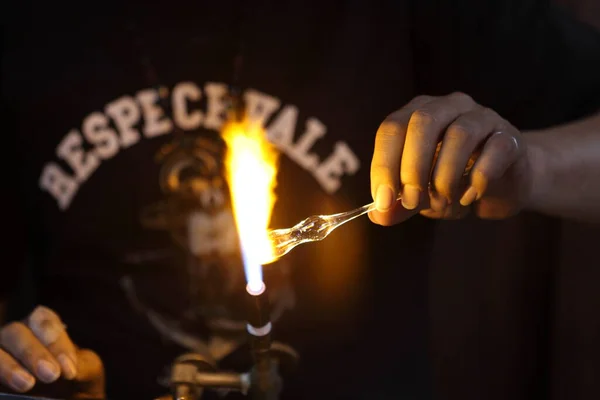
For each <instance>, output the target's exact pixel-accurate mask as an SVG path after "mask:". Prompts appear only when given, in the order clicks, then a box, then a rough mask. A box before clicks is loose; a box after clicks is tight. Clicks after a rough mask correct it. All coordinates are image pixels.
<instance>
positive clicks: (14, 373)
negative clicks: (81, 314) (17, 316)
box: [0, 306, 104, 398]
mask: <svg viewBox="0 0 600 400" xmlns="http://www.w3.org/2000/svg"><path fill="white" fill-rule="evenodd" d="M0 347H1V348H0V381H1V382H2V384H4V385H6V386H7V387H10V388H11V389H13V390H15V391H17V392H21V393H23V392H27V391H29V390H31V389H32V388H33V386H34V385H35V383H36V381H39V382H41V383H46V384H48V383H52V382H55V381H57V380H58V379H59V377H62V378H64V379H66V380H70V381H73V382H74V384H75V386H74V387H75V388H76V389H75V391H76V392H77V393H76V396H77V397H81V398H85V397H94V398H103V397H104V369H103V367H102V362H101V361H100V358H99V357H98V356H97V355H96V354H95V353H93V352H91V351H89V350H80V349H78V348H77V346H75V344H73V342H72V341H71V339H70V338H69V336H68V334H67V332H66V330H65V326H64V325H63V323H62V322H61V320H60V317H59V316H58V315H57V314H56V313H55V312H54V311H52V310H50V309H49V308H46V307H42V306H40V307H37V308H36V309H35V310H34V311H33V312H32V313H31V314H30V315H29V317H28V318H27V319H26V320H25V321H23V322H13V323H10V324H8V325H5V326H3V327H2V328H1V329H0Z"/></svg>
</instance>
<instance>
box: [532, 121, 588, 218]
mask: <svg viewBox="0 0 600 400" xmlns="http://www.w3.org/2000/svg"><path fill="white" fill-rule="evenodd" d="M525 140H526V143H527V149H528V150H527V151H528V152H529V153H530V161H531V167H532V172H533V173H532V182H531V193H530V196H529V199H528V203H527V208H528V209H530V210H533V211H537V212H541V213H544V214H549V215H553V216H557V217H561V218H570V219H578V220H582V221H589V222H592V221H593V222H600V114H596V115H595V116H592V117H589V118H586V119H584V120H581V121H577V122H574V123H570V124H568V125H563V126H559V127H555V128H550V129H546V130H543V131H535V132H528V133H526V135H525Z"/></svg>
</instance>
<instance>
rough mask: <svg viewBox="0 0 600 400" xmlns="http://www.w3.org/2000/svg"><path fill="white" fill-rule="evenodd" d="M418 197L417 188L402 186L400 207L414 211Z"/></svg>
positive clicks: (419, 194) (417, 203)
mask: <svg viewBox="0 0 600 400" xmlns="http://www.w3.org/2000/svg"><path fill="white" fill-rule="evenodd" d="M420 196H421V191H420V190H419V188H418V187H416V186H413V185H404V190H403V191H402V205H403V206H404V208H406V209H407V210H414V209H415V208H417V206H418V205H419V197H420Z"/></svg>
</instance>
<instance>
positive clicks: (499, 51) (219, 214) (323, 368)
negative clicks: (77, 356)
mask: <svg viewBox="0 0 600 400" xmlns="http://www.w3.org/2000/svg"><path fill="white" fill-rule="evenodd" d="M497 3H498V4H490V2H481V1H459V2H457V1H452V2H433V1H415V2H407V1H404V2H403V1H398V2H377V4H375V3H367V2H360V1H348V2H323V1H322V2H292V1H278V2H267V1H254V2H250V3H244V4H242V2H239V3H238V2H223V4H220V3H218V2H212V3H208V2H200V1H196V2H180V3H179V2H160V3H156V4H154V3H139V4H133V3H128V4H118V3H116V2H115V3H114V4H113V3H111V2H109V3H106V2H105V3H102V4H101V5H100V4H98V5H96V4H89V3H79V4H73V5H69V6H60V5H57V4H56V3H55V2H54V3H45V2H39V4H38V2H36V4H30V3H29V2H20V3H19V6H18V10H15V11H13V12H11V14H10V15H11V18H8V20H7V21H6V22H5V36H4V37H5V41H4V45H5V48H4V53H5V54H4V59H3V70H2V80H3V81H2V92H3V103H4V105H5V106H6V107H7V108H8V111H9V115H8V117H7V118H9V119H6V121H7V123H6V125H5V126H10V127H11V130H10V131H8V130H6V131H5V130H3V132H4V133H5V135H4V136H5V137H8V136H10V138H9V139H7V140H15V141H16V142H15V144H14V146H13V145H11V146H10V147H7V151H8V152H10V153H11V156H13V157H14V163H13V165H12V166H11V171H13V172H14V174H15V177H16V178H18V179H17V180H18V182H16V183H15V189H14V191H11V193H10V194H9V196H10V197H11V198H14V199H15V200H16V203H17V206H19V207H20V209H22V214H19V215H20V217H19V221H20V222H21V223H22V224H24V225H25V226H26V227H27V235H28V236H27V238H28V246H29V248H28V249H29V251H28V254H30V263H29V265H30V266H31V268H32V270H33V273H34V276H35V277H37V279H38V289H39V290H38V292H37V293H38V294H39V295H38V297H37V302H39V303H43V304H45V305H48V306H50V307H52V308H54V309H55V310H56V311H58V312H59V314H60V315H61V316H62V318H63V319H64V320H65V323H66V324H67V325H68V327H69V332H70V333H71V335H72V336H73V338H74V340H75V341H76V342H77V343H78V344H79V345H80V346H85V347H90V348H92V349H94V350H96V351H97V352H98V353H99V354H100V355H101V357H102V358H103V360H104V362H105V366H106V370H107V384H108V390H109V394H111V395H113V396H114V397H115V398H119V397H124V396H125V395H126V394H133V395H134V396H135V398H150V396H153V395H158V394H161V393H162V392H165V391H166V389H165V387H164V379H165V376H167V371H168V370H167V368H168V366H169V364H170V362H171V361H172V360H173V359H174V357H176V356H177V355H179V354H181V353H183V352H187V351H198V352H202V351H206V348H207V347H210V351H211V352H212V354H213V355H214V356H215V358H217V359H219V360H220V363H221V365H222V366H223V367H224V368H229V369H240V368H243V367H245V366H247V360H246V359H244V356H243V354H245V348H244V347H243V345H237V344H235V343H236V341H237V340H238V339H239V338H241V337H243V336H244V326H245V325H244V322H243V317H244V315H243V313H242V312H241V307H240V296H241V295H242V294H243V287H244V276H243V268H242V266H241V264H240V260H239V256H238V250H237V247H236V239H235V231H234V229H235V226H234V224H233V218H232V215H231V211H230V208H229V199H228V195H227V191H226V189H225V184H224V179H223V165H222V155H223V150H224V147H223V143H222V141H221V140H220V139H219V135H218V132H219V128H220V126H221V124H222V122H223V112H222V111H223V105H224V101H223V96H224V95H225V94H226V91H227V88H228V85H229V84H230V83H231V81H232V76H233V68H232V66H233V60H234V58H235V57H236V55H238V54H242V56H243V57H242V59H243V67H242V69H241V75H240V76H239V81H238V83H239V84H240V86H241V87H242V88H244V96H245V99H246V101H247V103H248V106H249V108H250V110H251V111H253V112H256V113H263V115H264V117H265V121H266V122H265V125H266V128H267V130H268V131H269V133H270V134H271V137H273V138H274V139H273V140H274V143H275V144H276V146H277V147H278V148H279V149H280V151H281V153H282V154H283V157H282V160H281V165H280V170H279V174H278V177H277V197H278V200H277V203H276V205H275V210H274V217H273V221H272V226H274V227H285V226H291V225H292V224H294V223H296V222H298V221H299V220H301V219H303V218H305V217H306V216H308V215H311V214H325V213H331V212H340V211H344V210H347V209H350V208H353V207H356V206H359V205H362V204H365V203H367V202H369V201H370V200H371V197H370V191H369V164H370V159H371V154H372V148H373V140H374V132H375V130H376V129H377V126H378V124H379V123H380V122H381V121H382V120H383V118H385V116H386V115H387V114H388V113H390V112H392V111H394V110H395V109H397V108H399V107H401V106H402V105H403V104H405V103H406V102H408V101H409V100H410V99H412V98H413V97H415V96H416V95H419V94H432V95H441V94H447V93H449V92H451V91H455V90H460V91H463V92H466V93H469V94H470V95H472V96H473V97H474V98H475V99H476V100H477V101H479V102H480V103H482V104H484V105H486V106H488V107H491V108H494V109H496V110H497V111H498V112H499V113H500V114H501V115H503V116H505V117H506V118H507V119H509V120H510V121H511V122H513V123H514V124H515V125H516V126H519V127H521V128H523V129H532V128H540V127H544V126H550V125H553V124H556V123H560V122H564V121H567V120H570V119H572V118H575V117H578V116H580V115H584V114H585V113H587V112H589V111H590V110H591V106H593V105H595V104H597V103H594V101H595V99H596V97H597V94H598V88H599V78H598V76H597V73H596V72H597V71H598V69H597V67H598V66H599V65H600V64H599V63H598V49H599V48H600V46H598V42H597V37H594V38H593V39H589V40H588V41H586V40H582V39H581V38H580V35H575V37H570V36H568V35H565V34H564V31H565V24H564V23H563V22H561V20H559V19H556V16H555V14H554V13H552V12H551V9H550V8H549V7H548V6H547V5H546V4H545V3H544V2H541V1H538V2H534V1H511V2H497ZM6 16H7V15H5V17H6ZM570 29H574V28H570ZM577 29H579V28H577ZM584 33H585V34H586V35H584V36H585V38H588V37H592V36H591V33H589V32H584ZM588 33H589V35H587V34H588ZM9 143H10V142H9ZM6 212H7V213H12V211H11V209H8V210H6ZM14 214H15V215H16V213H14ZM466 223H469V221H467V222H466ZM435 225H436V223H435V222H433V221H429V220H426V219H424V218H421V217H416V218H413V219H411V220H410V221H408V222H406V223H404V224H402V225H400V226H397V227H394V228H382V227H378V226H375V225H373V224H371V223H369V222H368V220H367V219H366V218H363V219H357V220H355V221H352V222H351V223H349V224H347V225H345V226H344V227H343V228H341V229H339V230H338V231H336V232H334V233H332V234H331V236H330V237H328V238H327V240H325V241H323V242H320V243H314V244H309V245H304V246H301V247H299V248H297V249H296V250H294V251H293V252H291V253H290V254H289V255H287V256H285V257H284V258H282V259H281V260H280V261H278V262H277V263H275V264H273V265H269V266H268V267H266V268H265V275H266V279H267V282H268V284H269V288H270V291H271V293H272V295H273V298H272V305H273V308H274V312H273V319H274V338H275V339H276V340H278V341H281V342H283V343H285V344H288V345H290V346H292V347H293V348H294V349H296V350H297V351H298V352H299V354H300V356H301V364H300V366H299V369H298V371H296V374H295V375H293V376H291V377H289V378H286V381H285V388H286V391H285V398H360V399H366V398H369V399H371V398H389V397H393V398H400V397H402V396H406V397H407V398H427V397H429V396H430V395H431V376H432V373H431V367H430V362H429V361H430V359H429V357H428V351H429V350H430V346H429V341H430V340H431V339H432V338H433V339H435V338H436V337H437V336H436V335H440V333H439V332H438V330H439V329H440V326H439V325H436V326H434V327H433V328H434V332H433V333H432V332H431V328H432V326H430V318H429V314H430V311H431V310H430V294H429V291H430V290H432V288H433V290H435V289H436V288H437V286H435V285H433V286H432V285H431V280H432V277H431V276H430V270H429V268H428V265H429V264H430V261H431V260H430V256H431V254H432V246H433V234H434V228H435ZM444 262H446V263H448V264H449V265H452V261H451V260H449V259H448V260H444ZM438 265H439V264H438ZM432 271H433V272H431V273H435V271H436V270H435V269H433V270H432ZM434 278H435V277H434ZM434 278H433V279H434ZM434 281H435V279H434ZM436 282H437V281H436ZM438 289H439V288H438ZM439 292H440V293H444V291H443V289H440V290H439ZM436 293H437V292H436ZM438 296H441V298H442V299H443V295H438ZM436 299H438V300H439V298H437V297H436ZM436 321H438V320H436ZM441 329H443V327H442V328H441ZM215 336H217V337H221V338H222V341H221V342H217V341H214V340H213V341H212V342H211V338H214V337H215ZM240 340H241V339H240ZM211 343H212V344H211ZM223 343H225V344H223ZM232 343H233V344H232ZM227 344H231V347H227ZM236 349H237V350H236ZM443 364H444V363H443V362H442V363H436V364H435V366H436V368H442V370H443V368H449V367H448V366H447V365H446V366H444V365H443ZM440 365H441V366H440ZM438 372H439V371H438ZM433 376H435V375H433ZM441 390H442V392H443V390H444V388H443V387H442V388H441ZM411 396H412V397H411ZM451 396H452V393H451V392H449V393H448V396H443V397H445V398H450V397H451Z"/></svg>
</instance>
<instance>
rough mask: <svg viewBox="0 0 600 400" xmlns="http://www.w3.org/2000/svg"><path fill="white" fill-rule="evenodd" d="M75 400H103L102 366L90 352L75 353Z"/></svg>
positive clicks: (80, 351) (99, 360)
mask: <svg viewBox="0 0 600 400" xmlns="http://www.w3.org/2000/svg"><path fill="white" fill-rule="evenodd" d="M75 381H76V383H77V394H76V396H75V398H77V399H103V398H105V396H106V393H105V379H104V366H103V365H102V360H101V359H100V357H99V356H98V355H97V354H96V353H94V352H93V351H91V350H87V349H83V350H79V351H78V352H77V376H76V377H75Z"/></svg>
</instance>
